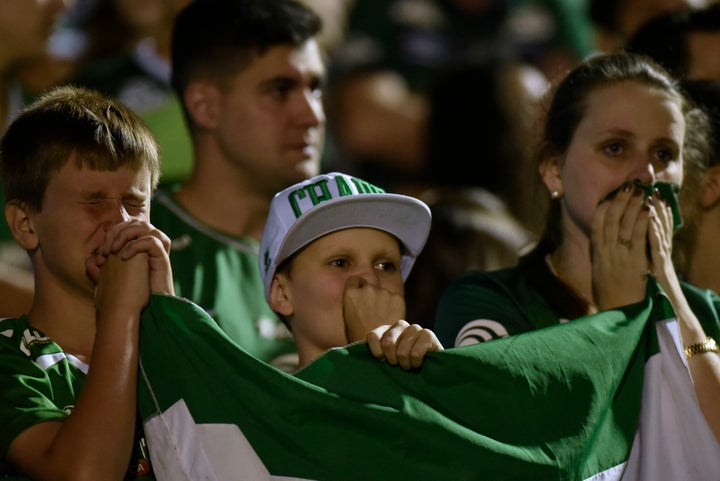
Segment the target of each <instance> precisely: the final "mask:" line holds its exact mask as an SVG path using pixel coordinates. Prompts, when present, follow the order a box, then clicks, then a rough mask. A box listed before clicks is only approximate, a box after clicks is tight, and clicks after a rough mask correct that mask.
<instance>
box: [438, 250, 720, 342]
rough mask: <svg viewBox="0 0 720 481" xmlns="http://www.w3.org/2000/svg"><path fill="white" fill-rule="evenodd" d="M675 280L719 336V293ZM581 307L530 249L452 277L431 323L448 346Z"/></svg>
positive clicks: (581, 311) (558, 318)
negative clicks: (504, 262)
mask: <svg viewBox="0 0 720 481" xmlns="http://www.w3.org/2000/svg"><path fill="white" fill-rule="evenodd" d="M681 286H682V289H683V293H684V294H685V297H686V298H687V300H688V303H689V304H690V307H691V308H692V310H693V312H694V313H695V315H696V316H697V317H698V320H699V321H700V324H701V325H702V326H703V329H704V330H705V332H706V333H707V334H708V335H709V336H711V337H713V338H715V339H716V340H720V318H719V315H718V313H720V296H718V295H717V294H715V293H713V292H712V291H709V290H701V289H698V288H696V287H694V286H692V285H690V284H687V283H685V282H682V283H681ZM586 309H587V307H586V306H585V303H584V301H583V300H582V299H580V298H579V297H578V296H577V294H575V293H574V291H573V290H572V289H571V288H570V287H569V286H567V285H566V284H564V283H563V282H562V281H561V280H560V279H558V278H557V277H555V275H553V274H552V272H551V271H550V269H549V268H548V266H547V264H546V262H545V260H544V253H543V252H542V251H541V250H535V251H533V252H532V253H530V254H529V255H528V256H527V257H525V258H523V259H521V261H520V263H519V264H518V266H517V267H513V268H508V269H502V270H498V271H492V272H481V271H475V272H468V273H466V274H464V275H463V276H461V277H460V278H459V279H457V280H456V281H455V282H453V283H452V284H451V285H450V286H449V287H448V288H447V289H446V291H445V292H444V293H443V296H442V299H441V300H440V304H439V306H438V311H437V317H436V319H435V325H434V327H435V333H436V334H437V336H438V339H439V340H440V342H441V343H442V344H443V346H447V347H452V346H460V345H468V344H474V343H476V342H483V341H489V340H492V339H497V338H501V337H507V336H513V335H516V334H522V333H523V332H528V331H532V330H535V329H540V328H543V327H548V326H552V325H555V324H558V323H560V322H567V321H570V320H572V319H577V318H579V317H581V316H583V315H585V314H586V313H587V312H586Z"/></svg>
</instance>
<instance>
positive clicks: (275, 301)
mask: <svg viewBox="0 0 720 481" xmlns="http://www.w3.org/2000/svg"><path fill="white" fill-rule="evenodd" d="M286 281H287V276H285V275H283V274H275V276H273V280H272V282H271V283H270V295H269V296H268V297H269V299H268V305H269V306H270V309H272V310H273V311H274V312H277V313H278V314H282V315H283V316H285V317H290V316H292V314H293V312H294V309H293V303H292V299H291V297H292V296H290V295H289V293H288V290H287V288H286V286H287V284H286Z"/></svg>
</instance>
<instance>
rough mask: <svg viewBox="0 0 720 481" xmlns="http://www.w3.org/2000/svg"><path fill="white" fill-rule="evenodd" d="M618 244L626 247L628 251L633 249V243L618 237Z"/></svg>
mask: <svg viewBox="0 0 720 481" xmlns="http://www.w3.org/2000/svg"><path fill="white" fill-rule="evenodd" d="M617 241H618V244H620V245H621V246H623V247H626V248H627V249H632V241H631V240H628V239H623V238H622V237H618V240H617Z"/></svg>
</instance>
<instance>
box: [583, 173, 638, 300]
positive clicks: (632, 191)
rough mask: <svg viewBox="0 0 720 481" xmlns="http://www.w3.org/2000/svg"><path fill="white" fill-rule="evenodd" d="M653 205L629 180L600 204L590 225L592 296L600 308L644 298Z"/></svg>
mask: <svg viewBox="0 0 720 481" xmlns="http://www.w3.org/2000/svg"><path fill="white" fill-rule="evenodd" d="M650 217H651V213H650V206H648V202H647V200H646V197H645V193H644V191H642V189H640V188H638V187H636V186H635V185H634V184H632V183H627V184H626V185H625V186H624V187H623V188H622V189H620V191H619V192H618V193H617V194H616V195H615V196H614V197H612V198H610V199H606V200H604V201H603V202H601V203H600V205H598V207H597V209H596V210H595V215H594V216H593V221H592V226H591V236H590V239H591V258H592V284H593V297H594V299H595V302H596V304H597V306H598V308H599V309H600V310H606V309H612V308H615V307H619V306H624V305H628V304H634V303H636V302H640V301H641V300H643V299H644V298H645V295H646V290H647V277H648V273H649V271H650V261H649V259H648V253H647V245H648V229H649V224H650Z"/></svg>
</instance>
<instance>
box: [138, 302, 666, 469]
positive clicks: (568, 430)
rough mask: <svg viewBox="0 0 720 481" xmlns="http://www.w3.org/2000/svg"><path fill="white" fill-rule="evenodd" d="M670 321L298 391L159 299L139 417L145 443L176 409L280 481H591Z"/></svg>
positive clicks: (616, 317)
mask: <svg viewBox="0 0 720 481" xmlns="http://www.w3.org/2000/svg"><path fill="white" fill-rule="evenodd" d="M660 299H664V298H663V297H660ZM668 314H672V313H671V311H669V310H668V305H667V303H666V302H664V301H662V300H661V301H660V302H657V303H654V302H652V301H647V302H645V303H641V304H637V305H633V306H628V307H627V308H624V309H619V310H613V311H607V312H604V313H601V314H597V315H594V316H589V317H587V318H583V319H578V320H576V321H574V322H572V323H569V324H564V325H557V326H554V327H550V328H548V329H543V330H538V331H535V332H532V333H528V334H524V335H518V336H513V337H510V338H506V339H502V340H498V341H495V342H491V343H482V344H477V345H474V346H468V347H464V348H455V349H448V350H445V351H443V352H438V353H431V354H430V355H428V356H427V358H426V360H425V363H424V365H423V367H422V368H421V369H420V370H418V371H415V372H405V371H402V370H401V369H399V368H397V367H392V366H388V365H387V364H384V363H381V362H379V361H377V360H375V359H373V358H372V357H371V356H370V355H369V354H368V352H367V346H366V345H365V344H364V343H358V344H354V345H351V346H349V347H346V348H339V349H334V350H331V351H329V352H327V353H326V354H325V355H323V356H321V357H320V358H318V359H317V360H315V361H314V362H313V363H312V364H310V365H309V366H307V367H306V368H305V369H303V370H302V371H300V372H299V373H298V374H297V376H296V377H292V376H290V375H288V374H286V373H283V372H280V371H278V370H276V369H273V368H272V367H270V366H268V365H266V364H263V363H259V362H257V361H256V360H254V359H253V358H252V357H250V356H248V355H247V353H245V352H244V351H242V350H240V349H237V348H236V347H235V346H233V344H232V343H229V342H227V340H224V339H225V336H224V334H223V333H221V332H220V331H219V330H218V329H217V328H216V326H215V324H214V323H213V322H212V320H211V319H209V318H208V317H207V316H206V315H205V314H204V312H203V311H202V310H201V309H199V308H198V307H197V306H194V305H193V304H192V303H189V302H187V301H184V300H181V299H177V298H172V297H167V296H152V299H151V301H150V304H149V306H148V308H147V309H146V311H145V312H144V314H143V320H142V328H141V329H142V332H141V336H142V342H141V369H142V372H141V381H140V386H139V400H140V411H141V414H142V417H143V419H144V420H145V421H146V430H148V429H149V428H148V426H149V424H148V422H153V421H154V420H157V419H158V416H162V415H163V413H164V412H166V411H167V410H168V408H170V407H171V406H178V402H179V401H180V400H182V401H183V402H184V403H185V404H186V405H187V407H188V409H189V410H190V413H191V415H192V418H193V420H194V422H195V423H198V424H204V425H205V424H207V423H224V424H227V423H231V424H234V425H236V426H237V427H239V428H240V430H241V432H242V433H243V434H244V436H245V437H246V438H247V440H248V441H249V442H250V444H251V445H252V448H253V449H254V451H255V452H256V453H257V455H258V456H259V457H260V459H261V460H262V462H263V463H264V465H265V466H266V467H267V469H268V470H269V472H270V474H272V475H276V476H293V477H301V478H306V479H318V480H320V479H322V480H334V479H343V480H362V481H365V480H369V479H396V480H405V479H407V480H413V481H415V480H417V479H453V480H465V479H467V480H470V479H493V480H497V479H503V480H509V479H513V480H527V479H533V480H539V481H542V480H579V479H587V478H588V477H590V476H592V475H594V474H596V473H599V472H601V471H603V470H606V469H608V468H610V467H613V466H617V465H619V464H621V463H623V462H624V461H625V460H626V459H627V458H628V453H629V451H630V447H631V445H632V443H633V438H634V434H635V432H636V429H637V427H638V419H639V408H640V403H641V397H642V384H643V376H644V366H645V364H646V361H647V360H648V359H649V358H650V356H652V355H654V354H655V353H657V352H658V344H657V334H656V331H655V328H654V323H653V322H650V321H651V320H652V319H658V320H659V319H664V318H665V316H667V315H668ZM160 425H163V423H160ZM212 425H218V426H219V425H221V424H212ZM156 426H157V425H156ZM182 437H183V438H184V437H186V436H185V435H183V436H182ZM150 439H152V437H150ZM151 450H152V445H151ZM185 454H187V455H194V454H195V453H185Z"/></svg>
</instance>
